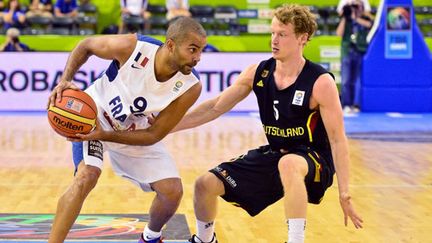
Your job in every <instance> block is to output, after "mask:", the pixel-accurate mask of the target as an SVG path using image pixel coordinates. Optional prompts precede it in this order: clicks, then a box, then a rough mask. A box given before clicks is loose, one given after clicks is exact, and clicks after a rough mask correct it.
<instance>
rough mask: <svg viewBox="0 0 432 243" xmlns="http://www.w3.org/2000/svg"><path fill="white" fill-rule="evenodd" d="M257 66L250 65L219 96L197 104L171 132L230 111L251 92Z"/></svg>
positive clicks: (207, 120)
mask: <svg viewBox="0 0 432 243" xmlns="http://www.w3.org/2000/svg"><path fill="white" fill-rule="evenodd" d="M256 68H257V65H251V66H249V67H247V68H246V69H245V70H244V71H243V72H241V73H240V75H239V76H238V78H237V79H236V81H235V82H234V83H233V84H232V85H231V86H230V87H228V88H227V89H225V90H224V91H223V92H222V93H221V94H220V95H219V96H217V97H216V98H213V99H209V100H206V101H204V102H203V103H201V104H199V105H198V106H197V107H196V108H195V109H193V110H191V111H189V112H188V113H187V114H186V115H185V116H184V117H183V119H182V120H181V121H180V122H179V124H177V126H176V127H175V128H174V129H173V130H172V132H175V131H179V130H183V129H188V128H192V127H197V126H199V125H202V124H204V123H207V122H209V121H212V120H214V119H216V118H217V117H219V116H220V115H222V114H224V113H226V112H228V111H230V110H231V109H232V108H233V107H234V106H235V105H236V104H237V103H239V102H240V101H242V100H243V99H244V98H246V97H247V96H248V95H249V93H250V92H251V91H252V85H253V79H254V76H255V71H256Z"/></svg>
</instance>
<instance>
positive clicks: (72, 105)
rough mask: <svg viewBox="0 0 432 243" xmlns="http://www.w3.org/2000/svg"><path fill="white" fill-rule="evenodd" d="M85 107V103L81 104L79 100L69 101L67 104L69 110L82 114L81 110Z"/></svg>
mask: <svg viewBox="0 0 432 243" xmlns="http://www.w3.org/2000/svg"><path fill="white" fill-rule="evenodd" d="M83 106H84V104H83V103H81V102H79V101H77V100H73V99H70V100H68V101H67V103H66V108H67V109H69V110H73V111H75V112H78V113H79V112H81V109H82V108H83Z"/></svg>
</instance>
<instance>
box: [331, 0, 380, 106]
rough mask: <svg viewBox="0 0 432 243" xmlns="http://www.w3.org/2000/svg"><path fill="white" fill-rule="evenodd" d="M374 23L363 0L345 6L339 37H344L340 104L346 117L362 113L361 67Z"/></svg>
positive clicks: (339, 26) (338, 30)
mask: <svg viewBox="0 0 432 243" xmlns="http://www.w3.org/2000/svg"><path fill="white" fill-rule="evenodd" d="M372 24H373V21H372V18H371V16H369V14H368V13H366V12H365V11H364V7H363V1H361V0H353V1H350V2H349V4H347V5H345V6H344V7H343V10H342V16H341V21H340V22H339V25H338V27H337V29H336V34H337V35H338V36H341V37H342V44H341V58H342V63H341V79H342V82H341V83H342V90H341V91H342V100H341V101H342V106H343V109H344V112H345V114H349V113H356V112H359V111H360V96H361V95H360V90H361V88H360V86H361V68H362V62H363V55H364V54H365V53H366V50H367V46H368V43H367V41H366V37H367V35H368V33H369V30H370V28H371V27H372Z"/></svg>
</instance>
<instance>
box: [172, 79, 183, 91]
mask: <svg viewBox="0 0 432 243" xmlns="http://www.w3.org/2000/svg"><path fill="white" fill-rule="evenodd" d="M181 87H183V82H182V81H177V82H176V83H175V85H174V88H173V91H174V92H179V91H180V88H181Z"/></svg>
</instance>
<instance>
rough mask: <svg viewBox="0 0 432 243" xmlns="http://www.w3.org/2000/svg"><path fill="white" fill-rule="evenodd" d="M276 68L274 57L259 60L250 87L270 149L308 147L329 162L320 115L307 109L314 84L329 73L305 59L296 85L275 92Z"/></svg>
mask: <svg viewBox="0 0 432 243" xmlns="http://www.w3.org/2000/svg"><path fill="white" fill-rule="evenodd" d="M275 68H276V60H275V59H274V58H270V59H268V60H265V61H262V62H261V63H260V65H259V66H258V68H257V71H256V73H255V79H254V84H253V90H254V92H255V94H256V97H257V99H258V106H259V111H260V117H261V122H262V124H263V128H264V131H265V134H266V136H267V140H268V142H269V144H270V146H271V148H272V149H274V150H279V149H286V150H288V151H290V150H294V149H295V148H296V147H297V146H308V147H311V148H313V149H314V150H316V151H319V152H320V153H322V155H324V156H326V157H327V159H329V160H332V159H331V149H330V144H329V141H328V137H327V133H326V131H325V128H324V124H323V122H322V119H321V116H320V113H319V111H315V110H311V109H309V102H310V97H311V95H312V88H313V86H314V83H315V81H316V80H317V79H318V77H319V76H320V75H321V74H324V73H329V72H327V71H326V70H325V69H324V68H323V67H321V66H320V65H318V64H315V63H313V62H310V61H309V60H306V63H305V65H304V67H303V70H302V71H301V72H300V74H299V75H298V77H297V79H296V80H295V82H294V83H293V84H292V85H291V86H289V87H287V88H285V89H283V90H278V88H277V87H276V83H275V80H274V76H273V72H274V71H275ZM330 74H331V73H330ZM331 75H332V76H333V74H331Z"/></svg>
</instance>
